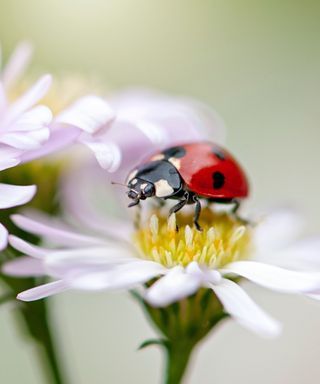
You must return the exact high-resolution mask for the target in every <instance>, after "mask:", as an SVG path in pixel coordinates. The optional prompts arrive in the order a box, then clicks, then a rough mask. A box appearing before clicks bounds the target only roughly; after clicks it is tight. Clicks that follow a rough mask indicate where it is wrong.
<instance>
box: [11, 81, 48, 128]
mask: <svg viewBox="0 0 320 384" xmlns="http://www.w3.org/2000/svg"><path fill="white" fill-rule="evenodd" d="M51 82H52V77H51V76H50V75H45V76H42V77H41V78H40V79H39V80H38V81H37V82H36V83H35V84H34V85H33V87H31V88H30V89H29V90H28V91H27V92H26V93H24V94H23V95H22V96H21V97H19V98H18V99H17V100H16V101H15V102H14V103H12V104H11V106H10V110H9V111H8V114H7V116H6V119H5V123H6V124H11V123H12V122H13V120H14V119H16V118H17V117H18V116H19V115H20V114H22V113H24V112H25V111H27V110H28V109H29V108H31V107H33V106H34V105H35V104H37V103H38V102H39V101H40V100H41V99H42V98H43V97H44V95H45V94H46V93H47V92H48V90H49V88H50V86H51Z"/></svg>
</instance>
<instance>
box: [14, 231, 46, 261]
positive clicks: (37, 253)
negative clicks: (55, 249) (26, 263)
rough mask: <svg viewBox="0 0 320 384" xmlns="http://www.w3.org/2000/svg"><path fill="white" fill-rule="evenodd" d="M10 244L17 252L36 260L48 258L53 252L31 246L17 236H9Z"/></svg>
mask: <svg viewBox="0 0 320 384" xmlns="http://www.w3.org/2000/svg"><path fill="white" fill-rule="evenodd" d="M9 242H10V245H11V246H12V247H13V248H15V249H16V250H17V251H19V252H22V253H25V254H26V255H29V256H32V257H35V258H43V257H44V256H46V255H47V254H48V253H49V252H52V250H49V249H46V248H43V247H39V246H37V245H34V244H30V243H28V242H26V241H25V240H22V239H20V238H19V237H17V236H14V235H10V236H9Z"/></svg>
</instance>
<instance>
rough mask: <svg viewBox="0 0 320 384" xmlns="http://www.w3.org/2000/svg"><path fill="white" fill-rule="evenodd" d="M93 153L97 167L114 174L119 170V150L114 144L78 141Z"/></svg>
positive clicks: (120, 156)
mask: <svg viewBox="0 0 320 384" xmlns="http://www.w3.org/2000/svg"><path fill="white" fill-rule="evenodd" d="M80 141H81V142H82V143H83V144H85V145H86V146H87V147H88V148H90V149H91V151H92V152H93V153H94V155H95V157H96V159H97V161H98V163H99V165H100V166H101V167H102V168H103V169H105V170H106V171H108V172H115V171H117V170H118V169H119V167H120V163H121V158H122V155H121V151H120V148H119V147H118V146H117V145H115V144H114V143H112V142H110V143H104V142H99V141H91V140H85V139H80Z"/></svg>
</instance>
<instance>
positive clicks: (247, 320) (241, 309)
mask: <svg viewBox="0 0 320 384" xmlns="http://www.w3.org/2000/svg"><path fill="white" fill-rule="evenodd" d="M210 287H211V288H212V290H213V291H214V292H215V294H216V295H217V296H218V298H219V300H220V301H221V303H222V305H223V307H224V309H225V311H226V312H227V313H228V314H229V315H230V316H231V317H233V318H234V319H235V320H236V321H237V322H238V323H240V324H241V325H242V326H244V327H246V328H248V329H249V330H251V331H253V332H255V333H257V334H259V335H260V336H264V337H276V336H278V335H279V334H280V332H281V325H280V324H279V323H278V322H277V321H276V320H274V319H273V318H272V317H270V316H269V315H268V314H267V313H265V312H264V311H263V310H262V309H261V308H260V307H258V306H257V304H256V303H255V302H254V301H252V300H251V298H250V297H249V296H248V295H247V294H246V293H245V291H244V290H243V289H242V288H241V287H240V286H239V285H238V284H236V283H234V282H233V281H231V280H227V279H223V280H222V282H221V283H220V284H217V285H213V284H211V285H210Z"/></svg>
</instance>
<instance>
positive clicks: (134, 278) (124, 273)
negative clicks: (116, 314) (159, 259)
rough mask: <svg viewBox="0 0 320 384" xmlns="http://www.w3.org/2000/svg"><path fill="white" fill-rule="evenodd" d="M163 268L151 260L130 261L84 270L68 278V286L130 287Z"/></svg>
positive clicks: (83, 287)
mask: <svg viewBox="0 0 320 384" xmlns="http://www.w3.org/2000/svg"><path fill="white" fill-rule="evenodd" d="M164 270H165V268H164V267H162V266H161V265H160V264H158V263H154V262H152V261H144V260H141V261H132V262H130V263H128V264H122V265H117V266H116V267H114V268H110V269H102V270H96V271H92V272H84V273H83V274H81V273H80V274H79V275H76V276H72V278H70V281H69V283H70V286H71V287H72V288H76V289H84V290H101V289H109V290H114V289H131V288H134V287H135V286H136V285H138V284H143V283H145V282H147V281H149V280H150V279H152V278H154V277H156V276H158V275H161V274H162V273H163V272H164Z"/></svg>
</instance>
